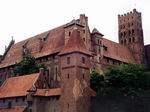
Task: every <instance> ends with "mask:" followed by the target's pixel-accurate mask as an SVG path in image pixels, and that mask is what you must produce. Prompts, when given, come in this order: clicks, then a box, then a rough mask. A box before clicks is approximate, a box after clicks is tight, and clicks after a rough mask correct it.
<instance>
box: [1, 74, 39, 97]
mask: <svg viewBox="0 0 150 112" xmlns="http://www.w3.org/2000/svg"><path fill="white" fill-rule="evenodd" d="M38 77H39V73H35V74H31V75H24V76H19V77H12V78H8V79H7V80H6V81H5V82H4V83H3V84H2V86H1V87H0V98H9V97H17V96H26V95H27V91H28V90H30V88H32V86H33V85H34V84H35V82H36V80H37V79H38Z"/></svg>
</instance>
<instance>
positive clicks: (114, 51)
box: [102, 38, 135, 63]
mask: <svg viewBox="0 0 150 112" xmlns="http://www.w3.org/2000/svg"><path fill="white" fill-rule="evenodd" d="M102 43H103V45H104V46H105V47H107V51H105V50H104V52H103V55H104V56H106V57H109V58H112V59H116V60H120V61H122V62H127V63H134V62H135V60H134V58H133V55H132V53H131V52H130V50H129V49H128V48H127V47H125V46H123V45H121V44H119V43H116V42H113V41H110V40H108V39H105V38H102Z"/></svg>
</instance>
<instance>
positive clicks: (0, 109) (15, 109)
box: [0, 106, 26, 112]
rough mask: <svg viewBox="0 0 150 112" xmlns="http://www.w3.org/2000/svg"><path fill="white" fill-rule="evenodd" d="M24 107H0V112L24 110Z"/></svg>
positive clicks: (21, 111) (19, 111)
mask: <svg viewBox="0 0 150 112" xmlns="http://www.w3.org/2000/svg"><path fill="white" fill-rule="evenodd" d="M25 108H26V107H21V106H16V107H12V108H0V112H24V111H25Z"/></svg>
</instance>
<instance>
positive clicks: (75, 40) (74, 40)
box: [59, 28, 91, 55]
mask: <svg viewBox="0 0 150 112" xmlns="http://www.w3.org/2000/svg"><path fill="white" fill-rule="evenodd" d="M72 52H80V53H84V54H87V55H91V53H90V52H89V51H88V50H87V49H86V46H85V44H84V42H83V40H82V38H81V36H80V33H79V31H78V30H77V29H76V28H74V30H73V32H72V34H71V36H70V38H69V40H68V42H67V44H66V45H65V47H64V48H63V50H62V51H61V52H60V53H59V55H63V54H67V53H72Z"/></svg>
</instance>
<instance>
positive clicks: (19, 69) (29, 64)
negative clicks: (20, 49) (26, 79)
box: [13, 56, 45, 76]
mask: <svg viewBox="0 0 150 112" xmlns="http://www.w3.org/2000/svg"><path fill="white" fill-rule="evenodd" d="M40 68H45V66H44V65H43V64H37V63H36V60H35V58H34V57H32V56H26V57H23V59H22V60H21V61H20V62H19V63H18V64H17V65H16V67H15V70H14V72H13V76H17V75H25V74H31V73H36V72H39V69H40Z"/></svg>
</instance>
